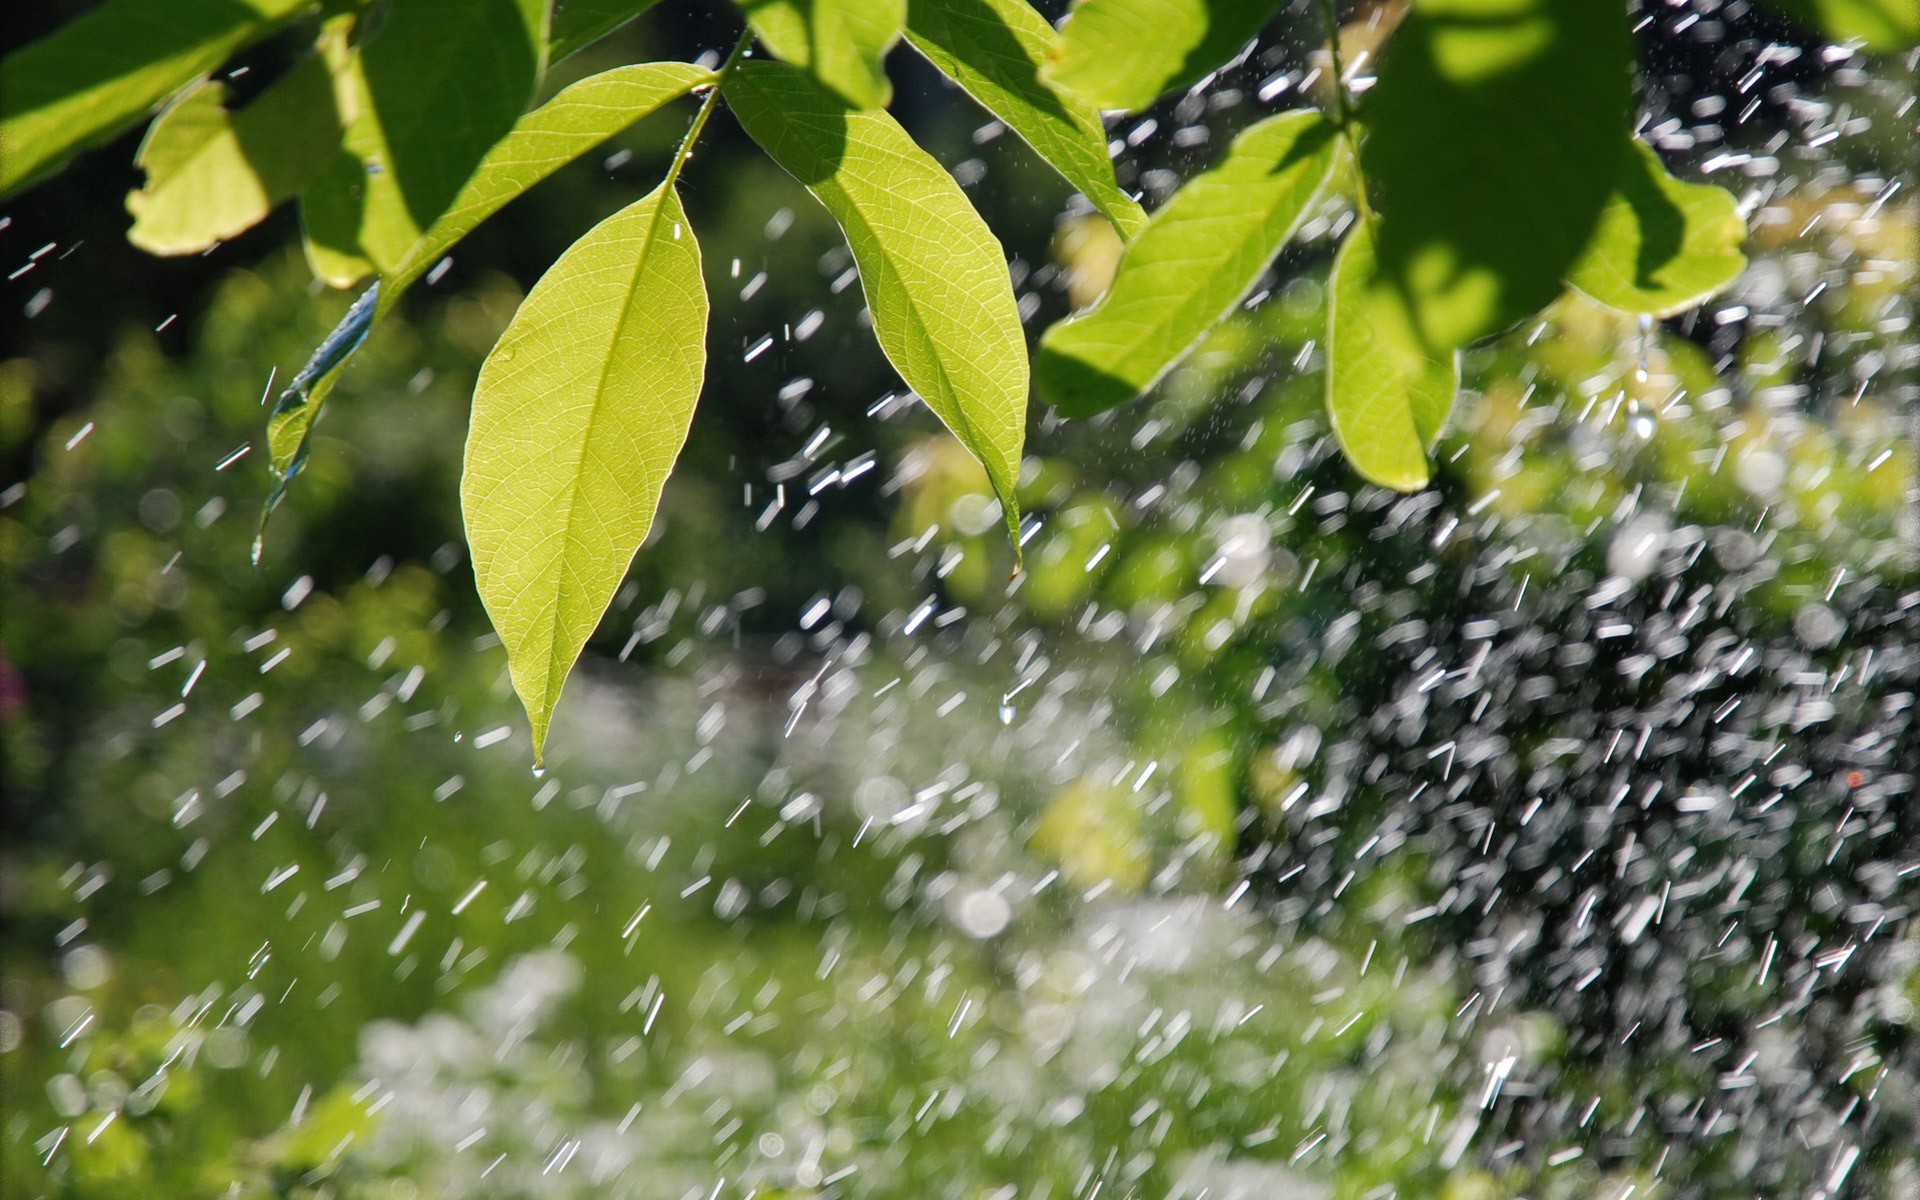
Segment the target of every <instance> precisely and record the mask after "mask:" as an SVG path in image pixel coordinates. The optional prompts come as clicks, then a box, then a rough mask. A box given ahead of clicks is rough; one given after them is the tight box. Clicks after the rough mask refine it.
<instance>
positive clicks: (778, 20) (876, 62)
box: [741, 0, 907, 108]
mask: <svg viewBox="0 0 1920 1200" xmlns="http://www.w3.org/2000/svg"><path fill="white" fill-rule="evenodd" d="M741 8H742V9H744V10H745V11H746V14H747V20H749V21H750V22H752V24H753V32H754V34H755V35H756V36H757V37H759V39H760V41H761V42H762V43H763V44H764V45H765V46H766V48H767V49H768V50H770V51H772V52H773V56H774V57H775V58H778V59H779V60H780V61H782V62H786V63H791V64H793V65H794V66H796V67H803V68H805V69H806V70H807V71H808V72H809V73H811V74H812V75H813V77H814V78H815V79H817V80H819V81H820V82H821V83H823V84H825V85H826V86H827V87H828V88H830V89H831V90H833V91H834V92H835V93H837V94H838V95H839V96H840V97H841V98H842V99H844V100H846V102H847V103H849V104H851V105H853V106H854V107H856V108H885V107H886V106H887V103H888V102H889V101H890V100H891V99H892V98H893V85H892V84H891V83H889V82H888V80H887V71H886V66H885V62H886V57H887V51H889V50H891V49H893V45H894V43H895V42H897V41H899V40H900V33H901V31H902V30H903V29H904V28H905V27H906V23H907V4H906V0H742V3H741Z"/></svg>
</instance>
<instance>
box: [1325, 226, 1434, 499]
mask: <svg viewBox="0 0 1920 1200" xmlns="http://www.w3.org/2000/svg"><path fill="white" fill-rule="evenodd" d="M1378 268H1379V264H1378V262H1377V260H1376V258H1375V234H1374V228H1373V222H1371V221H1361V222H1358V223H1357V224H1356V225H1355V227H1354V230H1353V232H1352V233H1351V234H1349V235H1348V236H1347V240H1346V243H1345V244H1344V245H1343V246H1341V247H1340V253H1339V256H1338V257H1337V258H1336V259H1335V261H1334V264H1333V278H1332V280H1331V284H1330V289H1329V290H1330V293H1331V295H1330V296H1329V298H1328V301H1327V413H1328V415H1329V416H1330V417H1331V418H1332V419H1333V432H1334V436H1335V437H1337V438H1338V439H1339V440H1340V448H1341V449H1342V450H1344V451H1346V455H1347V460H1348V461H1349V462H1351V463H1352V464H1353V466H1354V469H1355V470H1357V471H1359V472H1360V474H1362V475H1364V476H1366V477H1367V478H1368V479H1371V480H1372V481H1373V482H1375V483H1378V484H1381V485H1383V486H1385V487H1390V488H1397V489H1399V490H1400V491H1405V492H1410V491H1416V490H1418V489H1419V488H1423V487H1425V486H1426V485H1427V479H1428V470H1427V448H1428V447H1429V446H1431V445H1433V442H1434V439H1435V438H1437V437H1439V436H1440V428H1441V426H1443V425H1445V424H1446V421H1447V414H1448V413H1449V412H1451V411H1452V409H1453V399H1454V394H1455V393H1456V392H1458V391H1459V389H1460V356H1459V353H1458V352H1457V351H1452V350H1448V351H1445V352H1443V353H1440V354H1437V355H1436V354H1434V353H1433V352H1431V351H1429V350H1428V349H1427V348H1426V346H1425V345H1424V344H1423V343H1422V341H1421V339H1420V336H1419V334H1418V333H1417V332H1416V331H1415V330H1414V324H1413V315H1412V314H1411V313H1410V312H1409V311H1408V310H1407V304H1406V301H1405V299H1403V298H1402V297H1401V296H1400V294H1399V293H1398V292H1397V291H1396V290H1395V288H1394V286H1393V284H1392V282H1391V281H1389V280H1386V279H1384V278H1382V277H1381V276H1380V274H1379V270H1378Z"/></svg>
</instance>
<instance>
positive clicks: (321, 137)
mask: <svg viewBox="0 0 1920 1200" xmlns="http://www.w3.org/2000/svg"><path fill="white" fill-rule="evenodd" d="M225 99H226V88H225V87H224V86H223V85H221V84H219V83H214V82H209V83H205V84H202V85H201V86H199V87H196V88H194V89H193V90H191V91H189V92H187V93H185V94H184V95H182V96H181V97H180V98H179V99H178V100H176V101H175V102H174V103H173V104H172V105H170V106H169V107H168V108H167V110H166V111H165V112H163V113H161V114H160V116H159V118H158V119H157V120H155V121H154V123H153V125H152V127H151V128H150V129H148V130H147V136H146V140H145V141H143V142H142V143H141V144H140V153H139V154H138V155H137V156H136V157H135V159H134V162H135V164H136V165H137V166H139V167H140V168H141V169H143V170H144V171H146V173H147V184H146V186H145V187H144V188H141V189H140V190H138V191H135V192H131V193H129V194H128V196H127V211H128V212H129V213H131V214H132V215H133V218H134V221H133V229H132V230H131V231H129V232H128V234H127V238H128V240H129V241H131V242H132V243H133V244H134V245H136V246H138V247H140V248H141V249H142V250H145V251H147V252H148V253H150V254H197V253H199V252H200V251H202V250H205V249H207V248H209V247H211V246H214V245H217V244H219V243H220V242H223V241H225V240H227V239H228V238H231V237H234V236H236V235H237V234H240V233H242V232H244V231H246V230H248V229H251V228H253V227H254V226H255V225H257V224H259V223H260V222H261V221H262V220H263V219H265V217H266V215H267V214H268V213H269V212H271V211H273V209H274V208H275V206H277V205H279V204H280V203H282V202H283V201H286V200H290V199H292V198H293V197H294V196H295V195H296V194H298V193H299V191H300V189H301V188H303V187H305V186H306V185H307V184H309V183H311V182H312V181H313V179H314V178H315V177H316V176H317V175H319V173H320V172H321V171H322V170H323V169H325V167H326V166H327V164H328V162H330V161H331V160H332V159H333V157H334V155H335V154H337V153H338V152H339V149H340V116H339V113H338V112H337V111H336V110H335V109H334V105H333V81H332V77H331V76H330V75H329V74H328V72H327V66H326V63H325V61H324V60H322V59H321V58H319V57H317V56H315V57H310V58H308V59H306V60H304V61H302V62H301V63H299V64H298V65H296V66H295V67H294V68H293V69H292V70H291V71H289V72H287V74H286V75H285V76H284V77H283V78H281V79H280V80H279V81H277V82H276V83H274V84H273V85H272V86H271V87H269V88H268V89H267V90H266V91H264V92H262V93H261V94H260V95H259V96H258V97H257V98H256V99H255V100H254V101H253V102H252V103H251V104H249V105H247V106H246V107H245V108H243V109H240V110H239V111H238V112H232V111H229V110H228V109H227V108H226V107H225V106H224V105H225Z"/></svg>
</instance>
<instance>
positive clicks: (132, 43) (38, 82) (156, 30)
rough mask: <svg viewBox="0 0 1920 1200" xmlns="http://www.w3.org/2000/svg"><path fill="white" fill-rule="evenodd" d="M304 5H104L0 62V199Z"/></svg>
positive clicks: (277, 0) (269, 1)
mask: <svg viewBox="0 0 1920 1200" xmlns="http://www.w3.org/2000/svg"><path fill="white" fill-rule="evenodd" d="M311 2H312V0H108V3H106V4H103V5H101V6H100V7H98V8H96V9H94V10H92V11H91V12H88V13H86V14H84V15H83V16H81V17H79V18H77V19H76V20H74V21H71V22H69V23H68V24H66V25H65V26H62V27H61V28H60V29H59V30H58V31H56V32H55V33H53V34H50V35H49V36H47V37H45V38H42V39H41V40H39V41H37V42H34V43H33V44H32V45H29V46H27V47H25V48H24V49H21V50H18V51H16V52H14V53H13V54H9V55H8V56H7V57H6V59H5V60H4V61H0V195H5V194H7V193H8V192H11V191H13V190H15V189H16V188H18V187H19V186H20V185H21V184H23V183H26V182H27V181H28V180H30V179H32V178H34V177H35V176H37V175H39V174H41V173H42V172H43V171H47V170H50V169H52V168H54V167H57V166H59V165H60V164H61V163H62V162H64V161H65V160H66V159H67V157H68V156H69V155H71V154H73V153H75V152H76V151H79V150H83V149H85V148H86V147H88V146H91V145H94V144H96V143H98V142H101V141H103V140H105V139H106V138H109V137H111V136H113V135H114V134H115V133H118V132H119V131H120V130H121V129H122V128H124V127H125V126H127V125H130V124H132V123H133V122H134V121H137V120H139V119H140V118H141V117H143V116H145V115H146V114H147V113H149V112H151V111H152V110H153V108H154V107H155V106H156V105H158V104H160V103H161V102H162V101H164V100H166V99H167V97H169V96H171V95H173V94H174V93H175V92H177V91H179V90H180V89H181V88H183V87H185V86H187V85H188V84H189V83H192V82H193V81H194V80H195V79H197V78H199V77H200V76H202V75H205V74H206V73H207V72H209V71H211V70H213V69H214V68H215V67H217V66H219V65H220V64H221V62H223V61H224V60H225V59H226V58H227V56H228V55H230V54H232V53H233V52H234V51H235V50H238V49H239V48H240V47H242V46H244V45H246V44H247V43H248V42H251V41H253V40H255V39H256V38H259V37H261V36H262V35H264V34H266V33H268V32H270V31H271V30H273V29H274V28H275V27H276V26H278V25H280V24H281V23H282V22H284V21H286V20H287V19H288V18H289V17H292V16H293V15H294V14H296V13H298V12H299V11H300V10H301V9H304V8H306V7H307V6H308V5H309V4H310V3H311Z"/></svg>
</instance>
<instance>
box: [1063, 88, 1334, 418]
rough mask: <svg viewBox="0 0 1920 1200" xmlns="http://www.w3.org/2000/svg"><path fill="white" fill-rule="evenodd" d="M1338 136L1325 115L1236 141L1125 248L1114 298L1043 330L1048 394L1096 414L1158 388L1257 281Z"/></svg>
mask: <svg viewBox="0 0 1920 1200" xmlns="http://www.w3.org/2000/svg"><path fill="white" fill-rule="evenodd" d="M1337 145H1338V140H1337V138H1336V136H1335V132H1334V128H1333V125H1332V124H1331V123H1330V122H1329V121H1327V119H1326V118H1325V117H1323V116H1321V115H1320V114H1319V113H1317V112H1291V113H1282V114H1280V115H1279V116H1277V117H1269V118H1267V119H1266V120H1264V121H1261V122H1259V123H1258V124H1256V125H1253V126H1251V127H1249V128H1248V129H1247V130H1246V131H1245V132H1244V133H1242V134H1241V135H1240V136H1239V137H1237V138H1235V139H1234V140H1233V144H1232V145H1231V146H1230V147H1228V149H1227V153H1226V156H1225V157H1224V158H1222V159H1221V160H1220V162H1219V163H1217V164H1216V165H1215V166H1214V167H1213V168H1212V169H1210V170H1208V171H1206V172H1204V173H1202V174H1200V175H1196V176H1194V177H1193V178H1192V179H1190V180H1188V181H1187V183H1186V185H1185V186H1184V187H1182V188H1181V189H1180V190H1179V191H1178V192H1175V193H1174V195H1173V198H1172V199H1170V200H1168V201H1167V203H1166V205H1165V206H1164V207H1163V208H1161V209H1160V210H1159V211H1158V212H1156V213H1155V214H1154V216H1153V220H1152V222H1151V223H1150V224H1148V226H1147V228H1146V232H1144V233H1142V234H1141V235H1140V236H1139V237H1138V238H1137V239H1135V241H1134V242H1133V244H1132V245H1130V246H1128V247H1127V249H1126V253H1125V254H1124V255H1122V256H1121V259H1120V269H1119V272H1118V273H1117V274H1116V275H1115V276H1114V280H1113V288H1112V290H1111V291H1109V292H1108V293H1107V297H1106V299H1105V300H1103V301H1102V302H1101V303H1100V304H1099V305H1097V306H1095V307H1094V308H1092V309H1090V310H1088V311H1087V312H1086V313H1084V314H1082V315H1080V316H1077V317H1070V318H1068V319H1067V320H1065V321H1062V322H1060V323H1059V324H1057V325H1055V326H1054V327H1053V328H1051V329H1049V330H1047V332H1046V334H1045V336H1043V337H1042V338H1041V339H1040V353H1039V355H1038V357H1037V358H1036V360H1035V363H1034V385H1035V388H1036V389H1037V390H1038V391H1039V393H1040V397H1041V399H1043V400H1045V401H1046V402H1047V403H1049V404H1051V405H1053V406H1054V407H1055V408H1057V409H1059V410H1060V412H1061V414H1062V415H1064V416H1068V417H1090V416H1093V415H1094V414H1096V413H1101V412H1105V411H1106V410H1107V409H1110V408H1112V407H1114V406H1115V405H1118V404H1125V403H1126V402H1127V401H1129V400H1132V399H1134V398H1135V397H1137V396H1139V395H1140V394H1141V393H1142V392H1145V391H1146V390H1147V389H1148V388H1150V387H1152V386H1153V385H1154V383H1155V382H1156V381H1158V380H1159V378H1160V377H1161V376H1162V375H1165V374H1166V373H1167V372H1168V371H1169V370H1170V369H1172V367H1173V366H1174V364H1176V363H1178V362H1179V361H1180V360H1181V359H1182V358H1184V357H1185V356H1186V354H1187V353H1188V351H1190V350H1192V349H1193V347H1194V346H1195V345H1196V344H1197V343H1198V342H1199V341H1200V339H1201V338H1202V337H1204V336H1205V335H1206V332H1207V330H1208V329H1211V328H1212V327H1213V326H1214V325H1215V324H1216V323H1217V322H1219V321H1220V319H1221V318H1223V317H1225V316H1227V315H1228V314H1229V313H1231V312H1232V311H1233V310H1234V307H1235V306H1236V305H1238V304H1239V303H1240V301H1241V300H1242V299H1243V298H1244V297H1245V296H1246V294H1247V293H1248V292H1249V291H1251V290H1252V289H1253V286H1254V284H1256V283H1257V282H1259V279H1260V276H1261V273H1262V272H1264V271H1265V270H1266V269H1267V264H1269V263H1271V262H1272V261H1273V258H1274V255H1276V254H1278V253H1279V252H1280V248H1281V247H1282V246H1283V245H1285V244H1286V241H1287V239H1288V238H1289V237H1292V236H1293V231H1294V230H1295V229H1296V228H1297V227H1298V226H1299V224H1300V221H1301V218H1302V217H1304V216H1305V215H1306V212H1307V210H1308V208H1309V207H1310V206H1311V205H1312V204H1313V202H1314V200H1315V199H1316V198H1317V197H1318V196H1319V195H1320V193H1321V191H1322V189H1323V188H1324V187H1325V185H1326V182H1327V179H1328V178H1329V176H1331V175H1332V173H1333V165H1334V158H1335V155H1334V150H1335V147H1336V146H1337Z"/></svg>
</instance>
